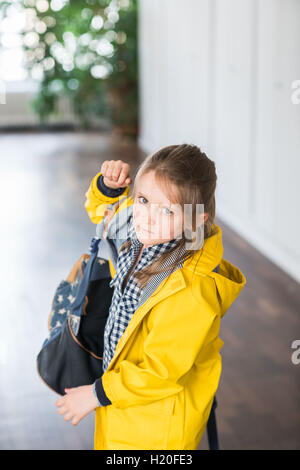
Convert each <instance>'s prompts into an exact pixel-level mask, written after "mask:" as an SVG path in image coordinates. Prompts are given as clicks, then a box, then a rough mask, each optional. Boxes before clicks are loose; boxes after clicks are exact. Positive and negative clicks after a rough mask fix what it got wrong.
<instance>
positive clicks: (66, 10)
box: [0, 0, 138, 135]
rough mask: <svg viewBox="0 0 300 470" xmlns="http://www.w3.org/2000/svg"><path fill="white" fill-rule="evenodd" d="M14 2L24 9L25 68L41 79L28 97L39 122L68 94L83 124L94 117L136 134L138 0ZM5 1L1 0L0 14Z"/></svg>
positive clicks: (6, 8)
mask: <svg viewBox="0 0 300 470" xmlns="http://www.w3.org/2000/svg"><path fill="white" fill-rule="evenodd" d="M17 1H19V3H20V4H21V5H22V6H23V7H24V8H25V9H26V24H25V28H24V31H22V33H21V34H22V37H23V47H24V50H25V52H26V63H25V67H26V68H27V70H28V72H29V75H30V76H31V77H32V78H34V79H39V80H40V83H41V87H40V90H39V92H38V93H37V95H36V97H35V99H34V100H33V102H32V106H33V109H34V111H35V112H36V113H38V115H39V118H40V120H41V122H42V123H45V122H46V121H47V119H48V118H49V116H50V115H52V114H57V113H58V100H59V97H60V96H67V97H68V98H69V99H70V101H71V104H72V108H73V110H74V113H75V114H76V115H77V116H78V118H79V120H80V123H81V125H82V126H83V127H85V128H88V127H90V126H92V125H93V117H95V116H98V117H102V118H105V119H107V121H108V122H109V123H111V125H112V126H113V127H117V128H119V129H123V132H125V133H128V134H132V135H136V134H137V127H138V63H137V60H138V54H137V1H138V0H86V1H79V0H51V1H48V0H17ZM15 3H16V2H15ZM9 4H10V5H11V2H6V1H5V2H1V3H0V8H1V11H2V13H6V14H8V11H9Z"/></svg>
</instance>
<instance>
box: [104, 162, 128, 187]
mask: <svg viewBox="0 0 300 470" xmlns="http://www.w3.org/2000/svg"><path fill="white" fill-rule="evenodd" d="M100 171H101V173H102V175H103V182H104V184H105V186H107V187H108V188H112V189H118V188H124V187H125V186H128V185H129V184H130V183H131V182H132V181H131V178H130V176H129V173H130V165H129V164H128V163H125V162H122V160H105V162H103V163H102V166H101V170H100Z"/></svg>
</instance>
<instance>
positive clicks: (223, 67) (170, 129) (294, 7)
mask: <svg viewBox="0 0 300 470" xmlns="http://www.w3.org/2000/svg"><path fill="white" fill-rule="evenodd" d="M139 16H140V23H139V40H140V42H139V55H140V98H141V103H140V116H141V131H140V136H139V143H140V145H141V147H142V148H143V149H144V150H145V151H146V152H147V153H150V152H153V151H154V150H157V149H159V148H161V147H163V146H165V145H169V144H180V143H183V142H187V143H194V144H197V145H199V146H200V147H201V148H202V149H203V150H204V151H205V152H206V153H207V154H208V156H209V157H210V158H211V159H212V160H214V161H215V162H216V167H217V173H218V187H217V194H216V196H217V216H218V217H220V218H221V219H223V220H224V222H226V223H228V224H229V225H230V226H231V227H232V228H233V229H235V230H236V231H237V232H238V233H240V234H241V235H242V236H244V237H245V238H246V239H247V240H248V241H249V242H250V243H252V244H253V245H254V246H255V247H256V248H257V249H259V250H260V251H261V252H262V253H263V254H265V255H266V256H268V257H269V258H270V259H271V260H272V261H274V262H275V263H276V264H277V265H278V266H280V267H281V268H282V269H284V270H285V271H286V272H287V273H289V274H290V275H291V276H292V277H294V278H295V279H296V280H298V281H300V244H299V243H297V242H298V239H299V232H300V220H299V209H298V204H297V203H298V202H300V189H299V187H300V178H299V175H300V103H299V104H293V102H292V99H291V96H292V93H293V89H292V84H293V82H294V81H295V80H300V27H299V18H300V0H243V1H241V0H186V1H185V2H182V1H179V0H140V11H139ZM299 96H300V94H299ZM299 101H300V100H299Z"/></svg>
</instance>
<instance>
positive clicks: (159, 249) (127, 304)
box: [103, 215, 183, 373]
mask: <svg viewBox="0 0 300 470" xmlns="http://www.w3.org/2000/svg"><path fill="white" fill-rule="evenodd" d="M128 235H129V238H130V239H131V247H130V250H129V251H127V249H124V250H122V251H121V252H120V253H119V257H118V261H117V268H116V274H115V277H114V278H113V279H112V280H111V282H110V284H109V285H110V287H112V286H115V287H114V294H113V298H112V301H111V306H110V309H109V314H108V318H107V321H106V324H105V329H104V352H103V373H104V372H105V371H106V369H107V367H108V365H109V363H110V361H111V359H112V358H113V356H114V352H115V349H116V347H117V344H118V341H119V339H120V338H121V336H122V335H123V333H124V331H125V330H126V328H127V325H128V323H129V322H130V319H131V318H132V316H133V314H134V312H135V310H136V305H137V304H138V301H139V299H140V296H141V294H142V292H143V289H141V288H140V287H139V286H138V284H137V283H136V282H135V281H134V279H133V274H134V273H135V272H136V271H140V270H141V269H143V268H145V267H146V266H147V265H148V264H149V263H150V262H151V261H152V260H154V259H155V258H157V257H158V256H159V255H160V254H162V253H164V252H165V251H167V250H170V249H171V248H172V247H174V246H175V245H178V242H179V239H176V238H175V239H173V240H170V241H168V242H165V243H159V244H157V245H151V246H149V247H147V248H145V249H144V250H143V252H142V256H141V258H140V259H139V261H138V263H137V265H136V266H135V269H134V271H133V272H132V273H131V275H130V277H129V279H128V280H127V283H126V286H125V289H124V292H123V294H122V292H121V286H122V283H123V280H124V277H125V276H126V274H127V273H128V271H129V269H130V268H131V267H132V266H133V264H134V262H135V260H136V258H137V256H138V253H139V251H140V249H141V246H142V243H141V242H140V241H139V240H138V238H137V235H136V232H135V229H134V225H133V216H132V215H131V216H130V218H129V220H128ZM127 240H128V239H127ZM182 264H183V263H181V265H182ZM146 287H147V286H145V288H146Z"/></svg>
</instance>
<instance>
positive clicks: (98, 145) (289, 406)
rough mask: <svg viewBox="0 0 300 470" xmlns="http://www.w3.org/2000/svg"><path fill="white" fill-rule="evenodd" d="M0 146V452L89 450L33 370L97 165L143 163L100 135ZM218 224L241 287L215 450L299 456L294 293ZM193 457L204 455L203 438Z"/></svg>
mask: <svg viewBox="0 0 300 470" xmlns="http://www.w3.org/2000/svg"><path fill="white" fill-rule="evenodd" d="M0 144H1V146H0V149H1V150H0V153H1V156H0V195H1V204H0V207H1V221H2V223H1V245H0V250H1V260H2V266H1V270H0V282H1V286H2V296H1V297H2V298H1V303H2V309H1V330H0V331H1V333H0V372H1V375H0V449H92V448H93V433H94V417H93V415H91V416H88V417H86V418H85V419H84V420H83V421H82V422H81V423H80V424H79V425H78V426H77V427H73V426H72V425H71V424H70V423H68V422H65V421H64V420H63V418H62V417H61V416H60V415H58V414H57V409H56V407H55V401H56V400H57V398H58V395H56V394H55V393H54V392H52V391H51V390H49V389H48V388H47V387H46V386H45V385H44V384H43V383H42V382H41V380H40V378H39V376H38V374H37V371H36V365H35V364H36V362H35V360H36V355H37V353H38V351H39V349H40V347H41V345H42V343H43V341H44V338H45V337H46V336H47V316H48V313H49V308H50V303H51V300H52V296H53V293H54V290H55V288H56V286H57V284H58V282H59V281H60V280H61V279H63V278H64V277H65V276H66V274H67V273H68V271H69V269H70V267H71V266H72V265H73V263H74V262H75V260H76V259H77V258H78V257H79V255H80V254H81V253H83V252H88V251H87V250H88V248H89V242H90V238H91V237H92V236H93V235H94V230H95V226H94V225H93V224H91V222H90V221H89V219H88V216H87V214H86V212H85V209H84V206H83V204H84V199H85V198H84V194H85V192H86V190H87V188H88V185H89V183H90V180H91V178H92V177H93V176H94V175H95V174H96V173H97V172H98V171H100V167H101V164H102V162H103V161H104V160H107V159H109V160H110V159H121V160H124V161H127V162H129V163H130V164H131V166H132V168H133V171H135V169H136V167H137V165H138V164H139V163H140V162H141V161H142V159H143V158H144V154H143V153H142V152H141V151H140V150H139V149H138V148H137V147H136V145H135V144H134V143H133V142H131V141H128V140H120V139H119V138H118V137H116V136H112V135H106V134H102V135H101V134H99V133H86V134H83V133H82V134H80V133H76V134H75V133H72V132H66V133H44V134H42V133H38V134H31V133H20V134H12V133H9V134H2V135H0ZM216 222H217V223H218V224H219V225H221V227H222V229H223V242H224V258H226V259H228V260H230V261H231V262H232V263H233V264H236V265H237V266H239V267H240V268H241V270H242V271H243V272H244V274H245V276H246V278H247V281H248V283H247V286H246V288H245V289H244V291H243V292H242V294H241V295H240V297H239V298H238V299H237V301H236V302H235V303H234V304H233V305H232V307H231V308H230V310H229V311H228V312H227V314H226V316H225V318H224V319H223V324H222V327H221V334H220V336H221V338H222V339H223V341H224V342H225V344H224V346H223V349H222V357H223V371H222V376H221V382H220V386H219V389H218V392H217V400H218V407H217V410H216V413H217V423H218V429H219V440H220V446H221V448H222V449H299V448H300V413H299V412H300V394H299V390H300V365H294V364H293V363H292V362H291V354H292V352H293V350H292V349H291V344H292V342H293V340H295V339H300V328H299V327H300V321H299V305H300V292H299V284H297V283H296V282H295V281H293V280H292V279H291V278H290V277H289V276H288V275H286V274H285V273H283V272H282V271H281V270H280V269H278V268H277V267H276V266H275V265H274V264H273V263H271V262H270V261H268V260H267V259H265V258H264V257H263V256H262V255H261V254H260V253H259V252H258V251H257V250H255V249H254V248H253V247H251V246H250V245H249V244H248V243H246V242H245V241H244V240H243V239H241V238H240V237H239V236H237V235H236V234H235V233H234V232H233V231H232V230H230V229H229V227H227V226H226V225H225V224H224V223H223V222H222V221H220V220H218V219H217V220H216ZM199 449H207V439H206V434H205V435H204V437H203V439H202V441H201V443H200V446H199Z"/></svg>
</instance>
